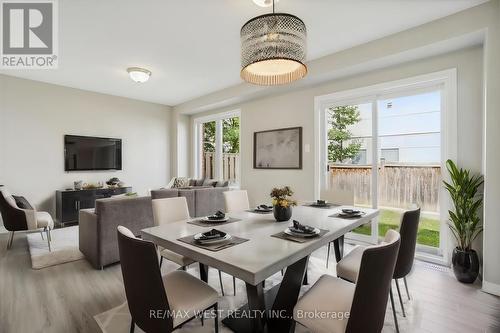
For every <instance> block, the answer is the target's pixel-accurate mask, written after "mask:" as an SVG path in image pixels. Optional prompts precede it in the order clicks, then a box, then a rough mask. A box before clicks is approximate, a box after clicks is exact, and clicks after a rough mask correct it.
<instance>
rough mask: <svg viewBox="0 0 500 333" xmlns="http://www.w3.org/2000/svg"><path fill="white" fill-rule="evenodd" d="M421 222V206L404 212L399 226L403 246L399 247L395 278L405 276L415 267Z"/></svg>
mask: <svg viewBox="0 0 500 333" xmlns="http://www.w3.org/2000/svg"><path fill="white" fill-rule="evenodd" d="M419 222H420V208H418V209H415V210H408V211H406V212H404V214H403V217H402V219H401V226H400V227H399V233H400V234H401V246H400V247H399V254H398V260H397V262H396V268H395V269H394V276H393V277H394V278H395V279H401V278H403V277H405V276H406V275H408V273H410V271H411V269H412V267H413V259H414V258H415V246H416V245H417V233H418V224H419Z"/></svg>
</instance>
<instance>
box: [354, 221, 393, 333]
mask: <svg viewBox="0 0 500 333" xmlns="http://www.w3.org/2000/svg"><path fill="white" fill-rule="evenodd" d="M399 244H400V236H399V233H398V232H397V231H394V230H389V231H387V234H386V237H385V242H384V243H382V244H380V245H377V246H372V247H368V248H366V249H365V251H364V252H363V256H362V257H361V264H360V267H359V274H358V279H357V282H356V290H355V291H354V298H353V302H352V306H351V311H350V315H349V320H348V322H347V328H346V332H348V333H357V332H366V333H370V332H380V331H381V330H382V327H383V326H384V319H385V312H386V307H387V298H388V296H389V290H390V287H391V282H392V275H393V273H394V267H395V266H396V260H397V256H398V250H399Z"/></svg>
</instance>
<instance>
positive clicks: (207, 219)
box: [201, 216, 229, 223]
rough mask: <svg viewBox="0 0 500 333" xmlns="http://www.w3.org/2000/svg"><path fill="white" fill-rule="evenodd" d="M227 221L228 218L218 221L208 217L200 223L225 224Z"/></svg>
mask: <svg viewBox="0 0 500 333" xmlns="http://www.w3.org/2000/svg"><path fill="white" fill-rule="evenodd" d="M227 221H229V217H227V216H226V217H224V218H223V219H219V220H211V219H209V218H208V216H206V217H204V218H202V219H201V222H205V223H222V222H227Z"/></svg>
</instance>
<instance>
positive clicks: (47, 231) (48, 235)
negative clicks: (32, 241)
mask: <svg viewBox="0 0 500 333" xmlns="http://www.w3.org/2000/svg"><path fill="white" fill-rule="evenodd" d="M46 233H47V244H48V245H49V252H52V248H51V247H50V229H49V228H47V230H46Z"/></svg>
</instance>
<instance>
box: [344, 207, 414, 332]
mask: <svg viewBox="0 0 500 333" xmlns="http://www.w3.org/2000/svg"><path fill="white" fill-rule="evenodd" d="M419 221H420V208H418V209H415V210H409V211H406V212H404V213H403V217H402V219H401V224H400V227H399V233H400V234H401V246H400V248H399V254H398V258H397V262H396V267H395V269H394V274H393V276H392V278H393V279H394V282H395V284H396V289H397V291H398V296H399V303H400V304H401V310H402V314H403V317H406V313H405V309H404V305H403V298H402V296H401V291H400V289H399V281H398V280H399V279H403V282H404V285H405V288H406V294H407V296H408V299H410V293H409V290H408V283H407V281H406V276H407V275H408V274H409V273H410V272H411V270H412V268H413V260H414V258H415V247H416V244H417V233H418V225H419ZM364 251H366V248H365V247H362V246H358V247H356V248H354V249H353V250H352V251H351V252H349V254H347V255H346V256H345V257H344V258H343V259H342V260H341V261H339V263H338V264H337V276H338V277H340V278H342V279H345V280H347V281H351V282H353V283H356V281H357V280H358V274H359V270H360V265H361V257H362V256H363V252H364ZM390 293H391V297H392V288H391V290H390ZM392 314H393V316H394V322H395V325H396V330H397V331H398V332H399V326H398V320H397V317H396V309H395V307H394V304H393V305H392Z"/></svg>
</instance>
